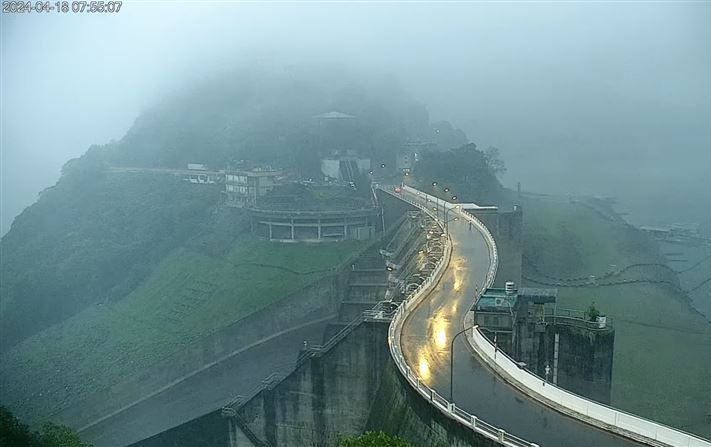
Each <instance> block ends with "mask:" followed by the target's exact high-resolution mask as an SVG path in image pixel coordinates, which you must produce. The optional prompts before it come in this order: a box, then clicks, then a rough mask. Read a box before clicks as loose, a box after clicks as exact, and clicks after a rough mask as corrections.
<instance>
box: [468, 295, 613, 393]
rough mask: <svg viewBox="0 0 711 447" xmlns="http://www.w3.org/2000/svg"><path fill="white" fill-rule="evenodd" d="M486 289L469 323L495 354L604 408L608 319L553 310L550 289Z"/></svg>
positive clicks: (609, 365) (608, 387) (609, 359)
mask: <svg viewBox="0 0 711 447" xmlns="http://www.w3.org/2000/svg"><path fill="white" fill-rule="evenodd" d="M513 284H514V283H513V282H509V283H507V289H501V288H489V289H486V290H485V291H484V293H483V294H482V295H481V296H480V297H479V299H478V300H477V301H476V303H475V304H474V307H473V308H472V310H473V312H474V316H473V319H474V322H475V323H476V324H478V325H479V327H480V330H481V331H482V332H483V333H484V335H485V336H486V337H487V338H488V339H489V340H490V341H491V342H492V343H493V344H494V345H495V346H496V347H497V348H498V349H500V350H502V351H504V352H506V353H507V354H508V355H509V356H511V357H512V358H513V359H515V360H516V361H518V362H521V364H522V365H525V366H526V368H527V369H528V370H530V371H531V372H533V373H534V374H536V375H538V376H539V377H541V378H543V379H545V380H547V381H549V382H551V383H554V384H558V385H560V386H562V387H564V388H565V389H568V390H570V391H572V392H574V393H577V394H580V395H581V396H585V397H587V398H589V399H593V400H595V401H597V402H602V403H610V393H611V387H612V359H613V353H614V341H615V332H614V329H613V327H612V322H611V320H609V319H605V320H604V321H600V322H599V321H589V319H588V318H587V317H586V316H585V315H584V313H583V312H574V311H569V310H561V311H558V309H557V307H556V298H557V291H556V290H555V289H538V288H521V289H518V290H516V289H514V285H513Z"/></svg>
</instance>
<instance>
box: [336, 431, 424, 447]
mask: <svg viewBox="0 0 711 447" xmlns="http://www.w3.org/2000/svg"><path fill="white" fill-rule="evenodd" d="M338 447H414V446H413V445H412V444H410V443H408V442H406V441H405V440H403V439H402V438H398V437H397V436H390V435H388V434H386V433H383V432H382V431H369V432H366V433H365V434H362V435H360V436H352V437H348V438H344V439H342V440H341V442H339V443H338Z"/></svg>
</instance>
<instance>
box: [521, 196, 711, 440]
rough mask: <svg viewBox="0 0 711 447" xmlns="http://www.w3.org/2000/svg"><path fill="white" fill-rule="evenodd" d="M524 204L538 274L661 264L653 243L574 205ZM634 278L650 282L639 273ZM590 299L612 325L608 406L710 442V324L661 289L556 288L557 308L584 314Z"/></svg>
mask: <svg viewBox="0 0 711 447" xmlns="http://www.w3.org/2000/svg"><path fill="white" fill-rule="evenodd" d="M524 205H525V208H524V210H525V212H524V216H525V250H527V251H528V255H529V257H533V258H536V264H537V265H536V267H537V269H538V270H539V271H541V272H542V273H545V274H549V275H552V276H558V277H566V276H567V277H575V276H583V275H588V274H599V273H602V272H605V271H606V270H607V269H608V268H609V265H610V264H615V265H617V266H618V267H621V266H624V265H628V264H632V263H635V262H655V261H658V260H659V259H660V258H659V255H658V252H657V249H656V246H655V245H654V243H653V242H651V241H649V240H647V239H645V238H644V237H642V236H641V235H640V234H639V233H638V232H636V231H635V230H633V229H631V228H629V227H627V226H624V225H621V224H617V223H612V222H609V221H607V220H604V219H603V218H602V217H600V216H599V215H598V214H596V213H595V212H593V211H591V210H589V209H588V208H585V207H584V206H582V205H580V204H572V203H565V202H562V201H561V202H559V203H551V202H541V201H533V200H531V201H528V203H525V204H524ZM571 233H572V234H571ZM543 247H546V248H545V250H546V251H545V252H543ZM532 250H534V251H537V252H538V253H532ZM567 251H572V252H573V254H572V255H571V254H569V253H566V252H567ZM542 253H543V256H541V254H542ZM524 272H528V274H530V275H531V276H534V274H533V272H531V270H530V269H528V270H526V269H525V270H524ZM638 275H639V277H650V276H653V275H652V274H650V272H646V273H645V272H644V270H642V271H640V272H639V273H638ZM532 285H533V286H535V284H532ZM593 300H594V301H595V302H596V305H597V307H598V308H599V309H601V310H602V311H603V312H605V313H607V315H609V316H611V317H612V318H613V319H614V320H615V328H616V331H617V332H616V339H615V355H614V364H613V386H612V404H613V405H614V406H617V407H619V408H622V409H625V410H628V411H631V412H633V413H636V414H639V415H642V416H645V417H648V418H652V419H655V420H658V421H661V422H664V423H667V424H670V425H673V426H676V427H680V428H684V429H686V430H689V431H693V432H696V433H699V434H701V435H704V436H706V437H711V425H709V424H708V423H706V422H705V418H706V413H707V412H708V411H709V409H711V381H709V377H711V323H709V322H708V321H707V320H705V319H704V318H703V317H702V316H701V315H700V314H698V313H697V312H695V311H694V310H693V309H692V308H690V306H689V305H688V303H687V302H686V301H685V298H684V297H683V296H680V295H679V294H678V293H677V292H674V291H673V290H671V288H669V287H665V286H660V285H625V286H614V287H606V288H561V289H559V306H561V307H567V308H576V309H584V308H586V307H587V306H588V305H589V304H590V302H591V301H593Z"/></svg>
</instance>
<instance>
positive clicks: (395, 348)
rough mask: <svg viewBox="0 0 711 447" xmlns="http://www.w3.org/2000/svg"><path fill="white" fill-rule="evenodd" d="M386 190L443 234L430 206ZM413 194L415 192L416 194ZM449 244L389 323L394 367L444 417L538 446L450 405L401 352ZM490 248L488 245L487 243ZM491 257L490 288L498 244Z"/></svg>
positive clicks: (515, 445) (518, 446)
mask: <svg viewBox="0 0 711 447" xmlns="http://www.w3.org/2000/svg"><path fill="white" fill-rule="evenodd" d="M380 188H381V189H382V190H383V191H385V192H386V193H388V194H391V195H393V196H395V197H397V198H399V199H401V200H403V201H405V202H407V203H409V204H411V205H413V206H415V207H417V208H419V209H421V210H423V211H424V212H426V213H427V214H428V215H430V217H432V218H433V219H435V221H436V222H438V225H439V226H440V228H441V229H442V231H444V227H443V223H442V222H440V221H439V220H437V218H436V216H434V214H433V213H432V212H431V211H430V210H429V209H427V207H425V206H422V205H421V204H419V203H417V202H416V201H414V200H410V199H409V198H407V197H406V196H404V195H403V194H398V193H396V192H395V191H394V188H393V187H388V186H381V187H380ZM405 188H408V189H409V191H408V192H410V193H411V194H416V195H423V196H426V194H424V193H422V192H420V191H418V190H416V189H414V188H409V187H403V189H405ZM413 191H414V192H413ZM428 198H430V200H432V199H436V200H440V201H441V202H444V201H442V200H441V199H437V198H431V196H429V197H428ZM461 215H462V216H464V217H466V218H467V219H469V220H470V221H471V222H472V224H473V225H475V226H476V227H477V229H479V230H480V231H482V234H485V237H486V234H488V236H489V237H490V238H491V242H493V237H492V236H491V233H489V232H488V230H487V229H486V227H484V225H483V224H481V222H479V220H478V219H476V218H475V217H474V216H471V215H469V214H468V213H466V214H465V213H461ZM446 236H447V237H446V245H445V247H444V255H443V256H442V257H441V258H440V259H439V260H438V261H437V263H436V265H435V268H434V269H433V270H432V272H431V274H430V276H428V277H427V279H426V280H425V281H424V282H423V283H422V284H420V285H419V286H417V288H416V289H415V290H413V291H412V293H410V295H408V296H407V297H406V298H405V300H404V301H403V302H402V304H401V305H400V307H398V308H397V310H396V311H395V315H394V316H393V319H392V322H391V323H390V327H389V329H388V343H389V344H390V354H391V355H392V358H393V360H394V361H395V364H396V365H397V367H398V369H399V370H400V373H402V375H403V376H404V377H405V378H406V379H407V381H408V382H409V383H410V385H411V386H412V387H413V388H414V389H415V390H416V391H417V392H418V393H419V394H420V395H421V396H422V397H424V398H425V399H426V400H428V401H429V402H430V403H431V404H432V405H433V406H434V407H435V408H437V409H438V410H439V411H441V412H442V413H443V414H445V415H446V416H447V417H449V418H451V419H454V420H455V421H457V422H459V423H461V424H462V425H464V426H466V427H469V428H470V429H472V430H473V431H474V432H476V433H478V434H480V435H482V436H484V437H486V438H488V439H491V440H493V441H496V442H498V443H500V444H502V445H505V446H512V447H538V445H537V444H535V443H532V442H529V441H526V440H525V439H521V438H519V437H517V436H514V435H512V434H511V433H508V432H506V431H505V430H503V429H501V428H498V427H496V426H494V425H492V424H489V423H487V422H485V421H483V420H481V419H479V418H478V417H476V416H475V415H473V414H470V413H468V412H467V411H465V410H464V409H462V408H460V407H457V406H456V404H455V403H453V402H449V401H448V400H447V399H446V398H444V397H443V396H442V395H440V394H439V393H437V391H436V390H435V389H433V388H430V387H429V386H427V385H426V384H425V383H423V381H422V379H421V378H420V377H419V376H418V375H417V374H416V373H415V372H414V371H412V369H411V368H410V366H409V365H408V364H407V362H406V361H405V356H404V355H403V353H402V346H401V339H400V337H401V333H402V325H403V323H404V322H405V319H406V318H407V316H408V315H409V314H410V312H411V311H412V309H414V308H415V307H417V305H418V304H419V303H420V302H421V301H422V300H423V299H424V298H425V297H427V295H429V293H430V291H431V290H432V288H433V286H434V285H436V284H437V282H439V280H440V278H441V277H442V275H443V273H444V271H445V270H446V268H447V266H448V265H449V259H450V257H451V255H452V241H451V239H450V237H449V234H447V235H446ZM487 245H489V244H487ZM489 256H490V259H491V260H492V262H491V264H490V266H489V271H488V273H487V277H486V287H489V286H490V285H491V284H492V283H493V282H494V278H495V277H496V269H497V266H498V256H497V254H496V245H489Z"/></svg>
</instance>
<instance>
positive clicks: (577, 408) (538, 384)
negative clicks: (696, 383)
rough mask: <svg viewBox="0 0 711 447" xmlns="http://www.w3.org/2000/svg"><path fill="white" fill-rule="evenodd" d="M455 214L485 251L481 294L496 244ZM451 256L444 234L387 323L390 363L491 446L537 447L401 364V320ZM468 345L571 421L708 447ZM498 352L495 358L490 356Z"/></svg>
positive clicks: (647, 439) (479, 337) (484, 344)
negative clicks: (438, 253)
mask: <svg viewBox="0 0 711 447" xmlns="http://www.w3.org/2000/svg"><path fill="white" fill-rule="evenodd" d="M381 189H382V190H383V191H385V192H387V193H389V194H392V195H393V196H395V197H398V198H400V199H401V200H403V201H405V202H408V203H410V204H412V205H414V206H416V207H417V208H420V209H422V210H424V211H425V212H426V213H428V214H429V215H430V216H432V217H433V218H434V219H435V220H437V218H436V217H435V216H434V215H433V213H432V212H431V211H430V210H429V209H428V208H427V207H424V206H422V205H420V204H419V203H417V202H415V201H412V200H410V199H408V198H407V197H405V196H404V195H403V194H402V193H395V192H394V188H392V187H390V188H388V187H385V186H383V187H381ZM401 190H402V191H406V192H408V193H409V194H413V195H416V196H420V197H423V198H425V199H427V200H429V201H431V202H435V203H437V205H443V206H449V207H450V208H454V207H455V206H456V205H454V204H451V203H448V202H446V201H444V200H442V199H439V198H437V197H433V196H430V195H428V194H426V193H424V192H422V191H418V190H417V189H414V188H411V187H408V186H402V187H401ZM455 212H456V210H455ZM459 215H460V216H462V217H464V218H466V219H467V220H468V221H469V222H470V223H471V224H472V225H473V226H475V227H476V228H477V230H478V231H479V232H480V233H481V234H482V235H483V236H484V239H485V241H486V243H487V246H488V247H489V259H490V265H489V270H488V272H487V275H486V281H485V285H484V287H483V288H482V291H483V290H485V289H486V288H488V287H491V285H492V284H493V282H494V278H495V277H496V271H497V268H498V262H499V259H498V254H497V249H496V241H495V240H494V237H493V236H492V234H491V232H489V230H488V229H487V228H486V227H485V226H484V225H483V224H482V223H481V221H479V219H477V218H476V217H475V216H473V215H472V214H470V213H468V212H467V211H465V210H461V209H460V212H459ZM450 256H451V240H450V238H449V234H447V246H446V247H445V255H444V256H443V257H442V258H441V259H440V261H439V262H438V263H437V266H436V268H435V269H434V270H433V271H432V274H431V275H430V276H429V277H428V278H427V280H426V281H425V282H423V283H422V284H421V285H420V286H419V287H418V288H417V289H415V291H414V292H413V293H412V294H411V295H409V296H408V297H407V298H406V299H405V301H404V302H403V305H401V306H400V307H399V308H398V309H397V312H396V314H395V316H394V318H393V320H392V323H391V324H390V328H389V334H388V335H389V337H388V340H389V343H390V352H391V354H392V356H393V359H394V360H395V363H396V364H397V366H398V368H399V369H400V372H401V373H402V374H403V376H405V377H406V378H407V380H408V382H410V384H411V385H412V386H413V387H414V388H415V389H416V390H417V391H418V392H419V393H420V395H422V396H423V397H424V398H425V399H427V400H429V401H430V402H431V403H432V405H434V406H435V407H436V408H438V409H439V410H440V411H442V412H443V413H444V414H446V415H447V416H449V417H450V418H452V419H455V420H457V421H458V422H460V423H462V424H463V425H465V426H467V427H470V428H472V429H473V430H474V431H476V432H477V433H480V434H482V435H484V436H486V437H487V438H489V439H492V440H494V441H498V442H499V443H501V444H503V445H507V446H520V447H533V446H537V444H534V443H532V442H529V441H526V440H524V439H521V438H518V437H516V436H514V435H512V434H510V433H507V432H506V431H504V430H502V429H499V428H497V427H496V426H494V425H491V424H489V423H486V422H484V421H482V420H481V419H478V418H477V417H476V416H474V415H472V414H469V413H468V412H466V411H465V410H463V409H461V408H459V407H457V406H456V405H455V404H454V403H453V402H448V401H447V400H446V399H445V398H444V397H442V396H441V395H439V394H438V393H437V391H435V390H434V389H432V388H430V387H428V386H427V385H425V384H424V383H422V380H421V378H420V377H419V376H418V375H417V374H416V373H414V372H413V371H412V369H411V368H410V366H408V365H407V363H406V362H405V359H404V356H403V354H402V348H401V344H400V335H401V331H402V325H403V323H404V320H405V319H406V317H407V315H408V314H409V312H410V310H411V309H412V308H414V307H415V306H417V304H419V303H420V302H421V301H422V300H423V299H424V298H425V297H426V296H427V295H428V294H429V292H430V290H431V288H432V286H433V285H434V284H436V283H437V282H438V281H439V279H440V278H441V276H442V274H443V271H444V269H446V266H447V265H448V263H449V258H450ZM562 318H565V317H562ZM568 318H570V317H568ZM571 319H572V318H571ZM465 324H466V322H465ZM467 340H468V341H469V343H470V344H471V345H472V347H473V348H474V350H475V351H476V352H477V354H478V355H479V356H480V357H481V358H482V360H483V361H484V362H486V363H487V364H488V365H489V366H490V367H491V368H492V369H493V370H494V371H495V372H496V373H497V374H499V375H500V376H502V377H504V378H505V379H506V380H507V381H508V382H509V383H512V384H513V385H514V386H515V387H517V388H518V389H519V390H521V391H522V392H524V393H525V394H527V395H529V396H532V397H533V398H535V399H536V400H538V401H539V402H541V403H543V404H545V405H547V406H549V407H551V408H553V409H555V410H557V411H561V412H564V413H566V414H568V415H570V416H573V417H575V418H576V419H579V420H582V421H584V422H586V423H588V424H591V425H595V426H597V427H600V428H602V429H604V430H608V431H612V432H615V433H618V434H620V435H623V436H625V437H627V438H629V439H633V440H635V441H641V442H643V443H645V444H649V445H655V446H679V447H711V442H710V441H708V440H705V439H702V438H700V437H698V436H695V435H693V434H690V433H686V432H683V431H681V430H677V429H674V428H672V427H668V426H665V425H663V424H659V423H657V422H654V421H651V420H648V419H645V418H642V417H639V416H636V415H633V414H630V413H627V412H624V411H621V410H619V409H616V408H613V407H609V406H607V405H604V404H600V403H597V402H593V401H591V400H589V399H586V398H584V397H582V396H578V395H576V394H574V393H571V392H569V391H567V390H564V389H562V388H559V387H557V386H555V385H553V384H550V383H546V382H545V381H543V380H541V379H540V378H539V377H538V376H535V375H534V374H532V373H530V372H529V371H526V370H525V369H522V368H521V367H520V366H519V364H518V363H517V362H515V361H514V360H513V359H511V358H510V357H508V356H507V355H505V353H503V352H502V351H500V350H497V349H496V347H495V346H494V345H493V344H492V343H491V341H490V340H489V339H488V338H486V337H485V336H484V335H483V334H482V333H481V331H479V330H476V329H473V330H471V331H467ZM497 351H498V355H495V354H496V352H497ZM502 354H503V355H502Z"/></svg>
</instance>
